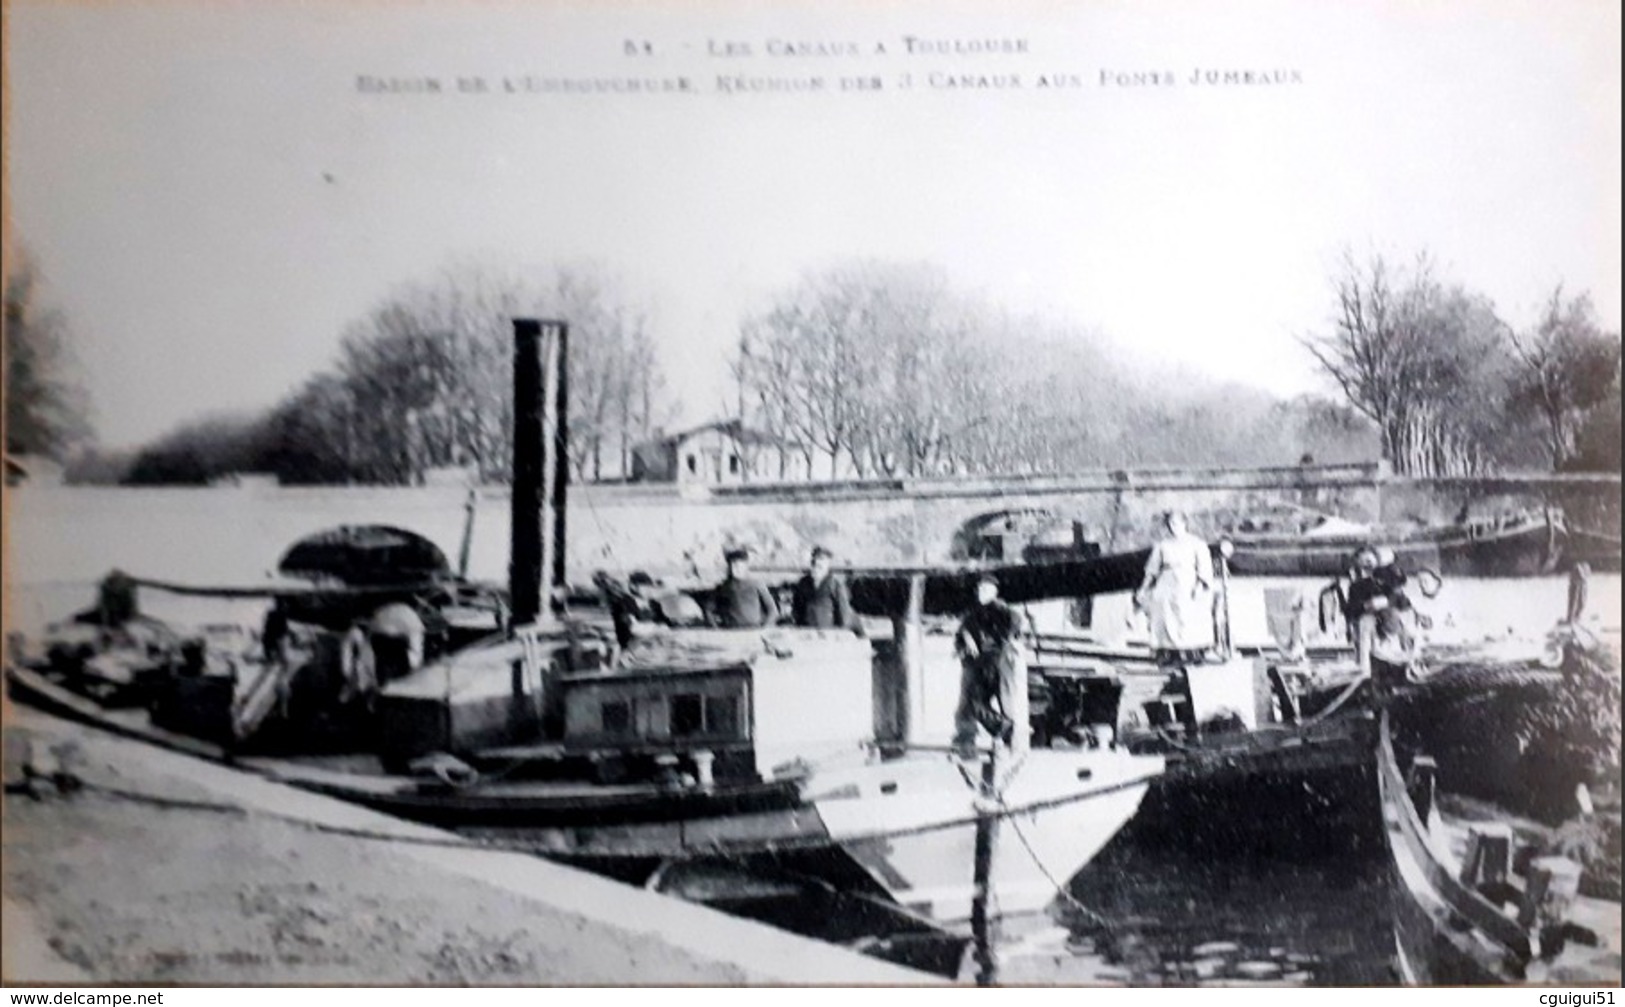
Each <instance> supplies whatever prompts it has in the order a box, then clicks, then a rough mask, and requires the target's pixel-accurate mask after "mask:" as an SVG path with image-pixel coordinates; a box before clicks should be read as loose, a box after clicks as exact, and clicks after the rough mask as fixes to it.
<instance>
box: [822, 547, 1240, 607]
mask: <svg viewBox="0 0 1625 1007" xmlns="http://www.w3.org/2000/svg"><path fill="white" fill-rule="evenodd" d="M1212 548H1214V549H1215V554H1216V550H1217V547H1216V546H1215V547H1212ZM1150 556H1151V550H1149V549H1139V550H1136V551H1134V552H1126V553H1116V554H1114V555H1110V556H1099V557H1090V558H1078V559H1063V560H1053V561H1047V562H1041V563H996V564H984V565H979V566H975V567H964V568H961V569H957V570H956V569H941V568H937V569H931V568H914V569H908V568H894V569H885V570H881V569H868V570H852V571H850V572H849V573H848V574H847V586H848V587H849V588H850V589H851V593H852V607H853V608H855V609H857V610H858V611H859V612H862V613H863V614H865V615H898V614H901V613H902V612H903V610H904V609H905V608H906V606H907V604H908V585H909V575H910V574H911V573H913V574H920V575H922V576H923V577H924V580H925V584H924V587H925V592H924V598H923V602H924V605H923V609H924V614H925V615H958V614H960V613H963V612H965V611H966V610H968V609H969V608H970V606H971V604H972V602H973V601H974V600H975V598H976V581H977V580H978V579H979V578H980V577H981V576H982V575H983V574H988V573H991V574H993V576H994V577H995V578H997V579H998V582H999V596H1000V597H1001V598H1003V599H1004V600H1005V601H1008V602H1010V603H1012V604H1017V605H1019V604H1023V603H1026V602H1036V601H1045V600H1048V599H1053V598H1081V597H1086V596H1090V595H1097V594H1111V593H1114V592H1118V591H1132V590H1134V589H1135V588H1137V587H1139V586H1140V581H1141V580H1142V579H1143V578H1144V576H1145V564H1146V560H1147V559H1149V558H1150Z"/></svg>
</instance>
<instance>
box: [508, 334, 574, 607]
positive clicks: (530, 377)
mask: <svg viewBox="0 0 1625 1007" xmlns="http://www.w3.org/2000/svg"><path fill="white" fill-rule="evenodd" d="M513 337H514V358H513V414H514V428H513V498H512V499H513V503H512V518H511V520H512V532H511V534H512V541H511V546H512V550H511V553H510V555H509V561H508V594H509V602H510V604H511V605H512V606H513V621H514V625H516V626H519V625H524V624H525V623H529V622H533V621H535V620H536V619H538V618H545V617H546V616H547V615H549V614H550V610H549V609H548V608H547V606H546V604H545V600H546V599H547V598H548V597H549V596H550V595H551V591H550V590H544V582H543V577H544V576H545V577H546V578H547V580H546V586H547V587H548V588H551V587H555V586H561V585H563V583H564V491H565V486H566V484H567V482H568V479H569V459H568V457H567V455H566V449H567V447H568V444H569V425H568V417H569V394H570V389H569V378H568V376H567V374H566V364H565V362H566V361H567V360H568V359H569V356H568V351H567V347H568V336H567V327H566V326H565V324H564V323H563V322H539V321H536V320H534V319H528V318H516V319H514V323H513ZM550 393H551V394H550ZM550 404H551V405H550ZM550 408H551V414H550V413H549V409H550ZM549 433H551V434H552V436H551V437H549V436H548V434H549ZM549 519H551V520H549Z"/></svg>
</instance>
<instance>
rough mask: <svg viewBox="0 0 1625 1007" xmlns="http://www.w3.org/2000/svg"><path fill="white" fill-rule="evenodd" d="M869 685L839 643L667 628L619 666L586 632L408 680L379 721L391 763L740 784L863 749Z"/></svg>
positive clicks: (870, 657)
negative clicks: (429, 761) (433, 760)
mask: <svg viewBox="0 0 1625 1007" xmlns="http://www.w3.org/2000/svg"><path fill="white" fill-rule="evenodd" d="M876 676H877V671H876V662H875V659H874V653H873V649H872V647H871V644H870V643H869V641H867V640H863V639H860V638H858V637H855V636H853V635H852V634H851V633H849V632H845V631H839V630H817V629H797V628H789V627H783V628H771V629H757V630H725V629H682V630H671V631H666V632H660V633H656V634H654V635H651V636H647V637H640V638H639V639H637V640H635V641H633V643H632V645H631V646H629V647H628V648H627V649H626V650H625V651H624V652H622V653H621V654H620V655H619V656H618V658H617V657H616V656H615V655H613V654H612V647H611V645H610V644H609V643H608V641H607V640H606V639H605V638H604V636H603V635H602V634H601V632H600V631H598V630H597V629H596V628H595V627H588V626H584V625H580V624H573V625H569V626H565V627H561V628H559V629H557V630H556V631H543V630H538V631H534V632H530V633H520V634H518V635H517V636H516V637H515V638H514V639H511V640H499V641H493V642H492V643H490V644H488V645H483V646H476V647H472V648H469V649H468V650H465V651H463V652H461V653H458V654H455V655H453V656H451V657H450V658H449V659H447V660H445V661H443V662H439V663H437V664H434V665H431V666H428V667H425V668H422V669H419V670H418V671H417V672H415V673H414V674H412V675H410V676H408V677H406V678H403V679H400V680H398V681H396V682H392V683H390V684H388V685H387V686H385V687H384V688H383V690H382V691H381V692H380V694H379V696H378V702H377V715H378V718H379V726H380V740H381V743H382V746H383V754H384V756H385V758H386V761H388V762H390V763H392V764H395V765H407V764H410V763H411V762H412V761H413V760H415V759H418V758H420V757H422V756H425V755H429V754H432V753H436V752H449V753H452V754H455V755H457V756H459V757H463V758H469V757H473V758H492V757H506V758H510V759H523V760H530V761H536V762H553V763H556V764H558V765H559V766H560V767H561V768H562V767H565V766H566V764H568V766H569V767H573V768H574V769H577V770H580V769H582V768H587V769H590V770H591V773H592V775H594V776H596V777H598V778H600V779H606V780H620V779H635V778H638V777H647V776H652V775H659V774H665V773H676V774H678V775H686V776H688V777H690V778H692V780H693V781H694V782H698V783H702V784H704V783H709V782H713V781H715V782H729V781H743V780H755V779H767V778H770V777H771V776H772V775H773V774H774V770H775V769H780V768H783V764H785V763H788V762H791V761H793V760H794V759H796V758H798V757H804V756H806V755H807V754H808V753H825V752H837V751H847V750H853V749H856V748H858V747H859V746H861V745H862V744H864V743H865V742H868V741H871V740H873V739H874V738H875V737H876V733H877V723H876V716H875V710H876V705H875V702H874V696H875V692H876ZM880 726H881V727H882V728H883V727H884V725H880Z"/></svg>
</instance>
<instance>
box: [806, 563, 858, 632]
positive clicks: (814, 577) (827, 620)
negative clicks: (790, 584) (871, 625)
mask: <svg viewBox="0 0 1625 1007" xmlns="http://www.w3.org/2000/svg"><path fill="white" fill-rule="evenodd" d="M790 607H791V611H792V613H793V615H794V617H795V624H796V625H797V626H811V627H814V628H816V629H832V628H842V629H850V630H852V631H853V632H855V633H858V634H859V635H860V636H861V635H862V633H863V624H862V623H861V622H860V621H859V620H858V618H857V616H856V615H855V614H853V612H852V598H851V595H850V594H849V593H848V591H847V588H846V581H845V580H844V579H842V578H841V577H840V576H839V575H837V574H836V573H835V572H834V571H832V570H831V569H830V553H829V550H828V549H825V548H824V547H823V546H815V547H814V548H813V551H812V558H811V560H810V561H809V563H808V566H807V572H806V574H804V575H803V576H802V578H801V579H800V580H798V581H796V586H795V591H794V593H793V595H792V596H791V606H790Z"/></svg>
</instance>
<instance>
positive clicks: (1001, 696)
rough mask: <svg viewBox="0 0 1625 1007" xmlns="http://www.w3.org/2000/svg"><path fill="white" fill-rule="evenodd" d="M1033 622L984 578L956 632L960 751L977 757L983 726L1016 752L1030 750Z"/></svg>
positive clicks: (957, 738) (957, 744)
mask: <svg viewBox="0 0 1625 1007" xmlns="http://www.w3.org/2000/svg"><path fill="white" fill-rule="evenodd" d="M1026 631H1027V619H1026V617H1025V616H1023V615H1022V614H1021V613H1020V612H1017V611H1016V610H1015V609H1013V608H1011V607H1010V606H1009V605H1007V604H1005V602H1004V601H1003V600H1001V599H1000V598H999V585H998V581H996V580H994V579H993V577H991V576H984V577H983V578H981V580H980V581H978V582H977V585H976V604H975V605H973V606H972V607H971V610H970V611H969V612H967V613H966V614H965V618H964V621H963V622H961V623H960V624H959V632H957V633H955V634H954V652H955V653H956V654H958V655H959V660H960V665H961V675H960V685H959V708H958V709H957V710H955V711H954V748H955V749H957V750H958V751H959V753H960V754H961V755H962V756H968V755H970V754H972V752H973V751H974V748H975V744H976V732H977V728H978V727H981V728H985V729H986V730H987V732H988V733H989V734H990V735H992V737H993V739H994V740H995V741H998V742H1002V743H1003V744H1004V745H1006V746H1007V747H1008V749H1009V751H1010V752H1011V753H1012V754H1017V755H1019V754H1021V753H1024V752H1026V751H1027V747H1028V744H1029V738H1028V735H1029V733H1030V731H1031V728H1032V725H1031V724H1030V723H1029V720H1028V709H1029V703H1028V697H1027V658H1026V655H1025V653H1024V652H1023V650H1022V645H1021V641H1022V637H1023V636H1024V635H1025V633H1026Z"/></svg>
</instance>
